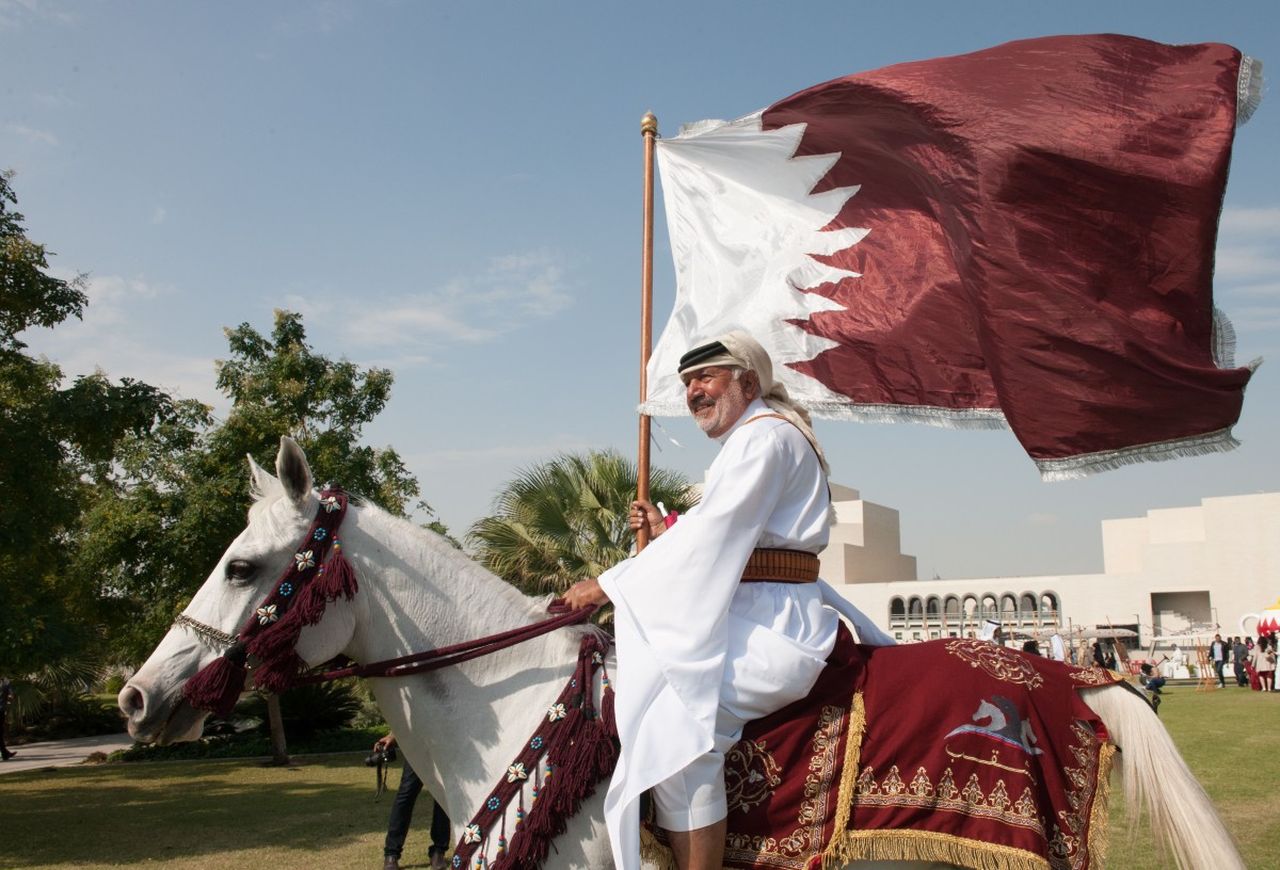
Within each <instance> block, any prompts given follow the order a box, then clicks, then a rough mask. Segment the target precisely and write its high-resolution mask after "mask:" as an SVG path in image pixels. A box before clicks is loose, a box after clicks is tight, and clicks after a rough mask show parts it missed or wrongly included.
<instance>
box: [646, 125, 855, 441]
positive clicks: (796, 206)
mask: <svg viewBox="0 0 1280 870" xmlns="http://www.w3.org/2000/svg"><path fill="white" fill-rule="evenodd" d="M760 118H761V113H760V112H757V113H756V114H754V115H749V116H747V117H745V118H741V119H739V120H737V121H731V122H722V121H703V122H700V123H698V124H696V125H688V126H687V127H686V128H684V129H683V130H682V131H681V133H680V135H679V136H677V137H676V138H674V139H663V140H659V142H658V143H657V154H658V168H659V171H660V172H661V175H662V191H663V197H664V199H665V203H666V212H667V227H668V230H669V233H670V237H671V249H672V255H673V258H674V260H675V268H676V300H675V307H674V310H673V311H672V314H671V319H670V320H669V321H668V322H667V325H666V328H665V329H664V330H663V332H662V335H661V336H660V337H659V338H658V343H657V346H656V347H655V348H654V351H653V355H652V357H650V361H649V397H648V401H647V402H645V403H644V405H642V406H641V409H640V410H641V411H642V412H643V413H646V414H650V415H656V416H664V415H665V416H672V415H679V414H686V413H688V410H687V408H686V407H685V402H684V387H683V385H682V384H681V383H680V378H679V377H678V376H677V375H676V364H677V362H678V361H679V359H680V357H681V355H683V354H684V353H685V352H686V351H687V350H689V349H690V348H692V347H694V346H695V345H696V344H698V343H700V342H702V341H709V340H711V339H713V338H715V337H716V336H717V335H719V334H722V333H724V332H727V331H729V330H730V329H735V328H739V329H745V330H746V331H747V332H749V333H751V335H753V336H754V337H755V338H756V339H757V340H759V341H760V343H761V344H763V345H764V347H765V349H766V350H767V351H769V355H770V356H771V357H772V358H773V376H774V378H775V379H778V380H781V381H782V383H783V384H785V385H786V387H787V391H788V392H789V393H790V394H791V397H792V398H793V399H795V400H796V401H798V402H800V403H801V404H803V405H805V406H806V407H808V408H809V409H810V410H811V411H813V412H815V413H824V414H825V415H828V416H830V415H832V412H836V413H835V415H836V416H848V415H849V414H848V412H847V411H846V413H845V414H841V413H839V410H838V409H848V408H850V404H851V403H850V400H849V398H848V397H847V396H841V395H839V394H837V393H834V392H832V391H831V390H829V389H828V388H827V387H825V386H824V385H823V384H822V383H820V382H819V381H818V380H816V379H814V378H811V377H809V376H807V375H804V374H801V373H799V372H797V371H795V370H794V369H791V368H788V367H787V364H788V363H794V362H800V361H806V360H811V359H813V358H814V357H816V356H817V355H818V354H819V353H821V352H822V351H824V350H826V349H828V348H830V347H832V346H833V345H834V342H832V341H829V340H827V339H825V338H821V337H819V336H815V335H811V334H809V333H808V332H805V331H804V330H802V329H799V328H797V327H795V326H792V325H790V324H789V323H788V322H787V321H788V320H789V319H795V320H807V319H809V317H810V316H811V315H812V314H813V313H815V312H818V311H829V310H839V309H840V308H841V306H840V305H839V304H838V303H837V302H834V301H832V300H831V299H828V298H826V297H824V296H820V295H818V294H815V293H805V292H803V290H804V289H805V288H811V287H816V286H818V285H820V284H823V283H828V282H834V281H839V280H841V279H845V278H849V277H851V276H856V273H853V272H848V271H845V270H842V269H838V268H832V267H829V266H825V265H823V264H821V263H819V262H817V261H816V260H814V259H813V257H811V256H810V255H811V254H819V255H822V254H834V253H836V252H838V251H841V250H844V249H846V248H849V247H851V246H853V245H856V244H857V243H858V242H859V241H861V240H862V238H863V237H865V236H866V234H867V233H868V232H869V229H867V228H848V229H840V230H836V231H833V232H823V231H822V228H823V227H825V226H826V225H827V224H829V223H830V222H831V221H832V219H833V218H835V216H836V215H837V214H838V213H839V212H840V210H841V208H842V207H843V206H844V205H845V203H846V202H847V201H848V200H849V198H850V197H851V196H854V195H855V194H856V193H857V192H858V188H857V187H843V188H838V189H835V190H830V191H825V192H822V193H818V194H814V195H810V194H809V191H810V190H812V189H813V187H814V185H815V184H817V183H818V181H819V180H820V179H822V177H823V176H825V175H826V174H827V171H828V170H829V169H830V168H831V167H832V165H833V164H834V163H835V161H836V160H837V159H838V157H839V154H830V155H820V156H802V157H795V156H794V155H795V153H796V149H797V147H798V146H799V144H800V137H801V136H802V135H803V134H804V130H805V125H804V124H793V125H790V126H787V127H782V128H780V129H778V130H774V131H770V132H765V131H764V130H762V129H761V123H760Z"/></svg>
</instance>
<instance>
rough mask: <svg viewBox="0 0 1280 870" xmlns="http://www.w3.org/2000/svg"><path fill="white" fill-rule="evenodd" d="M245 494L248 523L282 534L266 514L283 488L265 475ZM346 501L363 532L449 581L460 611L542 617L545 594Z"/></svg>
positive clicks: (441, 540)
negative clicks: (529, 592)
mask: <svg viewBox="0 0 1280 870" xmlns="http://www.w3.org/2000/svg"><path fill="white" fill-rule="evenodd" d="M250 494H251V495H252V497H253V504H252V505H250V507H249V522H250V523H251V524H260V526H261V528H262V529H263V530H264V531H265V532H267V533H268V534H272V535H278V534H284V532H285V530H284V528H283V524H284V514H283V513H282V512H280V511H274V510H272V507H273V506H274V505H276V504H277V503H278V502H280V501H281V500H283V499H284V498H285V490H284V486H283V484H281V483H280V481H279V480H277V479H276V478H275V477H274V476H271V475H265V474H264V475H255V476H254V478H253V480H252V482H251V483H250ZM313 497H314V496H313ZM348 498H349V499H350V504H351V506H352V507H354V508H357V509H358V513H359V520H358V522H359V524H360V527H361V528H362V529H364V531H365V532H366V533H368V534H370V535H371V536H372V537H374V538H377V539H380V540H381V541H382V542H384V544H388V545H389V544H390V542H395V545H396V547H397V549H400V550H402V551H403V552H401V554H400V555H401V556H406V557H407V556H408V555H409V552H410V551H413V552H414V553H416V555H417V556H418V557H419V562H420V564H419V567H420V568H421V569H422V570H423V573H424V575H426V576H428V577H442V576H451V577H453V578H455V579H454V582H453V583H452V584H451V589H450V590H449V594H450V595H451V597H452V598H453V599H454V600H455V601H456V602H457V604H458V605H459V606H460V607H462V608H465V609H471V610H473V612H477V613H490V614H497V613H501V612H504V611H507V612H513V613H515V614H517V615H518V617H519V619H520V620H521V621H535V620H537V619H542V618H544V617H545V616H546V607H547V604H548V603H549V601H550V600H551V598H552V596H551V595H540V596H529V595H526V594H525V593H524V592H522V591H521V590H520V589H518V588H517V587H515V586H513V585H511V584H510V583H507V582H505V581H504V580H502V579H501V578H500V577H498V576H497V575H496V574H494V573H493V572H491V571H490V570H489V569H488V568H486V567H484V566H483V565H481V564H480V563H479V562H477V561H475V560H474V559H473V558H472V557H471V556H469V555H468V554H467V553H466V552H465V551H463V550H461V549H459V548H458V547H456V546H455V545H454V544H453V543H451V542H450V541H449V540H448V539H447V538H445V537H444V536H443V535H441V534H439V533H438V532H435V531H433V530H431V529H428V528H426V527H424V526H420V525H417V524H415V523H414V522H412V521H411V520H408V519H405V518H404V517H398V516H395V515H393V514H391V513H389V512H387V511H386V510H385V509H384V508H382V507H380V506H378V505H377V504H375V503H374V502H372V501H370V500H368V499H367V498H364V497H362V496H357V495H354V494H351V493H348Z"/></svg>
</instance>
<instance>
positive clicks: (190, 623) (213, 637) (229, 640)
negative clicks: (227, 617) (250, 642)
mask: <svg viewBox="0 0 1280 870" xmlns="http://www.w3.org/2000/svg"><path fill="white" fill-rule="evenodd" d="M180 625H185V626H186V627H187V628H189V629H191V630H192V631H194V632H195V633H196V635H197V636H199V637H202V638H204V639H205V640H207V641H209V642H210V643H211V644H213V645H214V646H218V647H229V646H231V645H232V644H233V643H235V642H236V639H235V637H234V636H233V635H230V634H227V633H226V632H225V631H221V630H220V629H216V628H214V627H213V626H212V625H205V624H204V623H203V622H201V621H200V620H198V619H196V618H194V617H191V616H187V615H186V614H185V613H179V614H178V616H177V618H176V619H174V620H173V627H174V628H177V627H178V626H180Z"/></svg>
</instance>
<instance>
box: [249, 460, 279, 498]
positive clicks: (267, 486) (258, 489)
mask: <svg viewBox="0 0 1280 870" xmlns="http://www.w3.org/2000/svg"><path fill="white" fill-rule="evenodd" d="M244 458H245V459H247V460H249V490H250V492H252V493H253V496H254V498H257V497H259V496H261V495H264V494H265V493H268V492H271V490H272V489H273V488H274V487H275V483H276V479H275V478H274V477H272V476H271V472H269V471H267V470H266V469H265V468H263V467H262V466H261V465H259V464H258V463H257V462H256V461H255V460H254V458H253V456H251V455H250V454H248V453H246V454H245V455H244Z"/></svg>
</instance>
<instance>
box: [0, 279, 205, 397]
mask: <svg viewBox="0 0 1280 870" xmlns="http://www.w3.org/2000/svg"><path fill="white" fill-rule="evenodd" d="M50 273H51V274H53V275H54V276H55V277H57V278H61V279H63V280H68V279H71V278H73V277H75V275H74V273H72V272H69V271H67V270H65V269H61V268H58V269H51V270H50ZM84 291H85V294H86V295H87V296H88V297H89V304H88V305H86V306H85V310H84V319H83V320H78V319H76V318H74V317H73V318H69V319H67V320H65V321H63V322H62V323H60V324H58V326H57V327H55V328H54V329H30V330H27V331H26V332H24V333H23V334H22V336H21V337H22V340H23V341H25V342H26V343H27V345H28V347H29V349H30V352H32V353H35V354H39V355H43V356H45V357H48V358H49V359H50V360H52V361H53V362H55V363H57V364H58V365H59V366H60V367H61V368H62V371H63V374H64V375H65V376H66V377H68V378H74V377H76V376H77V375H84V374H90V373H92V372H94V371H99V370H101V371H103V372H105V373H106V374H107V376H108V377H110V378H112V379H113V380H115V379H119V378H123V377H129V378H134V379H136V380H140V381H145V382H147V383H149V384H152V385H154V386H157V387H160V388H162V389H164V390H167V391H169V392H176V393H178V394H179V395H181V396H183V397H186V398H193V399H200V400H201V401H203V402H207V403H209V404H212V405H215V406H216V405H219V404H222V405H225V400H224V399H222V398H221V396H220V394H219V393H218V391H217V388H216V386H215V382H214V379H215V375H214V369H213V360H212V358H211V357H209V356H200V355H196V354H191V353H186V352H184V350H185V348H186V347H188V345H189V342H185V341H183V340H181V338H179V337H176V336H173V335H171V334H169V333H168V331H166V332H165V334H163V335H161V336H156V335H148V334H146V332H145V331H140V330H139V329H138V328H137V327H138V323H139V320H140V319H142V311H143V309H145V308H147V307H148V306H153V305H154V303H155V301H156V300H157V299H160V298H162V297H166V296H169V295H171V294H172V293H173V290H172V289H171V288H166V287H157V286H156V285H154V284H151V283H148V282H147V281H146V280H145V279H141V278H125V277H122V276H119V275H91V276H89V277H88V278H87V279H86V281H85V285H84ZM166 345H167V346H166Z"/></svg>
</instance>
